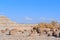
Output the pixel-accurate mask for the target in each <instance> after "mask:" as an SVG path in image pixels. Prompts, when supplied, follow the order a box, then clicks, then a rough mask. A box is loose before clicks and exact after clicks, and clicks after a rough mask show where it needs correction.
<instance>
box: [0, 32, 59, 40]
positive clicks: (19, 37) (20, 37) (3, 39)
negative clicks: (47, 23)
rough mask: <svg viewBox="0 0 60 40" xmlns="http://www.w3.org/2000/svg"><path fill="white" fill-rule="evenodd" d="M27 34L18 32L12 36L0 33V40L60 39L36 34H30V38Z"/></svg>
mask: <svg viewBox="0 0 60 40" xmlns="http://www.w3.org/2000/svg"><path fill="white" fill-rule="evenodd" d="M29 34H30V32H29V31H25V32H24V33H22V32H18V33H16V34H14V35H8V32H6V33H0V40H60V38H55V37H52V36H50V37H48V36H46V35H41V36H39V35H38V34H37V33H35V34H32V35H31V36H29Z"/></svg>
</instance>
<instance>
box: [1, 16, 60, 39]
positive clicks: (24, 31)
mask: <svg viewBox="0 0 60 40" xmlns="http://www.w3.org/2000/svg"><path fill="white" fill-rule="evenodd" d="M53 26H54V27H53ZM56 26H57V27H56ZM0 40H60V27H59V25H56V23H55V22H52V23H51V24H47V23H41V24H17V23H16V22H13V21H11V20H10V19H8V18H7V17H5V16H0Z"/></svg>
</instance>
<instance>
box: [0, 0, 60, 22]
mask: <svg viewBox="0 0 60 40" xmlns="http://www.w3.org/2000/svg"><path fill="white" fill-rule="evenodd" d="M0 15H4V16H7V17H8V18H10V19H11V20H12V21H16V22H17V23H39V22H41V21H46V22H48V21H50V20H51V19H53V20H57V21H59V20H60V0H0Z"/></svg>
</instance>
